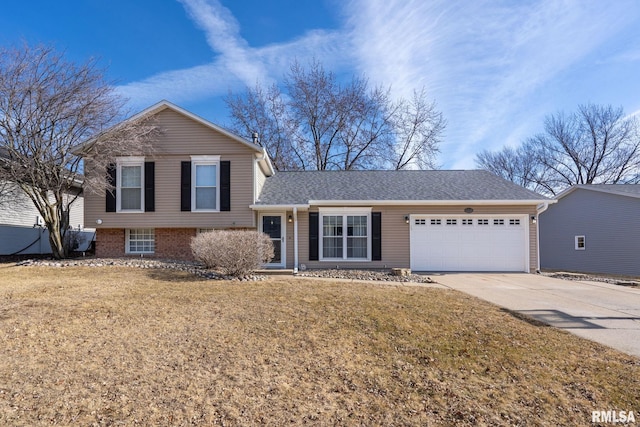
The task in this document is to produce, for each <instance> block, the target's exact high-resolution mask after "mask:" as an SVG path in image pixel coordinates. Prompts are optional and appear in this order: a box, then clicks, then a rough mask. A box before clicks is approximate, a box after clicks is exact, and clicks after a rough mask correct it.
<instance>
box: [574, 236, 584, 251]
mask: <svg viewBox="0 0 640 427" xmlns="http://www.w3.org/2000/svg"><path fill="white" fill-rule="evenodd" d="M574 243H575V249H576V251H584V248H585V238H584V236H575V238H574Z"/></svg>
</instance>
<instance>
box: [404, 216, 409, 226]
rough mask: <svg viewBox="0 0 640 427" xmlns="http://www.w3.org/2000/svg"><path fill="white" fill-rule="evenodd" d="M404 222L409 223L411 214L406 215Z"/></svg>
mask: <svg viewBox="0 0 640 427" xmlns="http://www.w3.org/2000/svg"><path fill="white" fill-rule="evenodd" d="M404 222H405V224H409V215H405V216H404Z"/></svg>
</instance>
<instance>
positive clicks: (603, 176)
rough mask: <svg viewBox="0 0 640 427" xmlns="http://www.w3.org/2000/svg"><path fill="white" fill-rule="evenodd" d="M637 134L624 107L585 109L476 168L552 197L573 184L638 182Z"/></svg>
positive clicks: (485, 156)
mask: <svg viewBox="0 0 640 427" xmlns="http://www.w3.org/2000/svg"><path fill="white" fill-rule="evenodd" d="M639 130H640V129H639V127H638V121H637V120H636V119H635V118H634V117H626V116H625V114H624V112H623V109H622V108H613V107H612V106H610V105H608V106H600V105H593V104H587V105H581V106H579V107H578V110H577V111H576V112H575V113H573V114H564V113H556V114H552V115H550V116H548V117H547V118H546V119H545V122H544V132H543V133H540V134H538V135H535V136H533V137H531V138H529V139H527V140H526V141H525V143H524V144H523V145H522V146H521V147H520V148H518V149H515V150H514V149H512V148H509V147H505V148H503V149H502V150H501V151H498V152H495V153H492V152H488V151H484V152H481V153H480V154H478V155H477V156H476V164H477V165H478V166H479V167H480V168H483V169H487V170H490V171H492V172H494V173H496V174H498V175H500V176H502V177H504V178H506V179H509V180H511V181H513V182H515V183H517V184H520V185H523V186H525V187H528V188H531V189H534V190H538V191H541V192H544V193H548V194H551V195H555V194H557V193H558V192H559V191H562V190H564V189H565V188H567V187H569V186H571V185H574V184H598V183H600V184H625V183H639V182H640V133H639Z"/></svg>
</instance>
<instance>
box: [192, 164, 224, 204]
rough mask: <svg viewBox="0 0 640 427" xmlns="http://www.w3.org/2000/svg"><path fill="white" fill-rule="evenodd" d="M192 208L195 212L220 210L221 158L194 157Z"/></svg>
mask: <svg viewBox="0 0 640 427" xmlns="http://www.w3.org/2000/svg"><path fill="white" fill-rule="evenodd" d="M191 161H192V169H191V173H192V174H193V175H192V177H191V182H192V184H193V185H192V189H191V206H192V207H193V209H192V210H193V211H206V212H217V211H219V210H220V208H219V206H220V192H219V190H218V187H219V185H218V183H219V181H220V157H219V156H192V157H191Z"/></svg>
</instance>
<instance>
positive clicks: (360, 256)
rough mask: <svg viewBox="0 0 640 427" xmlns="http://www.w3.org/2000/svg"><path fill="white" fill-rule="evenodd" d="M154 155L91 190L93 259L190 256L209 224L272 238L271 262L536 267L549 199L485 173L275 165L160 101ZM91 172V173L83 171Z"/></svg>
mask: <svg viewBox="0 0 640 427" xmlns="http://www.w3.org/2000/svg"><path fill="white" fill-rule="evenodd" d="M148 115H152V116H154V117H155V119H156V122H157V124H158V126H159V127H160V129H161V134H160V135H159V136H158V137H157V139H156V140H155V141H154V150H153V155H151V156H148V157H132V156H127V154H126V153H122V156H121V157H118V158H117V159H116V161H115V162H114V164H113V165H112V167H110V168H109V171H108V176H109V177H110V179H111V180H112V181H111V182H113V183H114V184H115V187H116V190H115V191H112V192H106V193H104V194H86V197H85V204H84V206H85V218H86V221H87V223H90V224H92V225H93V224H95V227H96V255H97V256H100V257H122V256H138V257H141V256H144V257H148V256H150V257H158V258H168V259H190V258H191V257H192V255H191V250H190V241H191V238H192V237H194V236H196V235H197V234H198V233H202V232H206V231H209V230H212V229H254V230H260V231H262V232H265V233H266V234H268V235H269V236H270V237H271V239H272V240H273V242H274V245H275V248H276V251H275V252H276V255H275V257H274V259H273V260H272V261H271V263H270V265H269V266H270V267H276V268H286V269H293V270H294V271H296V270H298V269H305V268H336V267H338V268H391V267H396V268H400V267H402V268H411V269H412V270H414V271H520V272H533V271H536V270H538V268H539V255H538V229H537V219H538V214H539V213H540V212H541V211H543V210H544V209H546V207H547V206H548V204H549V203H550V202H552V201H551V200H549V199H547V198H545V197H543V196H541V195H539V194H536V193H534V192H531V191H529V190H526V189H524V188H522V187H520V186H517V185H515V184H513V183H511V182H508V181H506V180H503V179H501V178H499V177H497V176H495V175H493V174H491V173H489V172H486V171H477V170H468V171H460V170H435V171H417V170H416V171H413V170H409V171H306V172H304V171H299V172H281V171H277V172H276V171H274V169H273V166H272V164H271V161H270V159H269V156H268V155H267V153H266V151H265V149H264V148H263V147H262V146H260V145H259V143H257V141H253V142H252V141H248V140H245V139H243V138H241V137H239V136H237V135H234V134H232V133H230V132H228V131H226V130H224V129H222V128H221V127H218V126H216V125H215V124H213V123H210V122H209V121H207V120H204V119H202V118H200V117H198V116H196V115H194V114H192V113H190V112H188V111H186V110H184V109H182V108H180V107H178V106H176V105H174V104H171V103H169V102H166V101H162V102H160V103H158V104H156V105H154V106H152V107H150V108H148V109H147V110H145V111H143V112H141V113H139V114H138V115H136V116H133V117H132V118H130V119H129V120H136V119H137V118H140V117H142V116H145V117H146V116H148ZM87 173H90V171H87Z"/></svg>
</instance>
